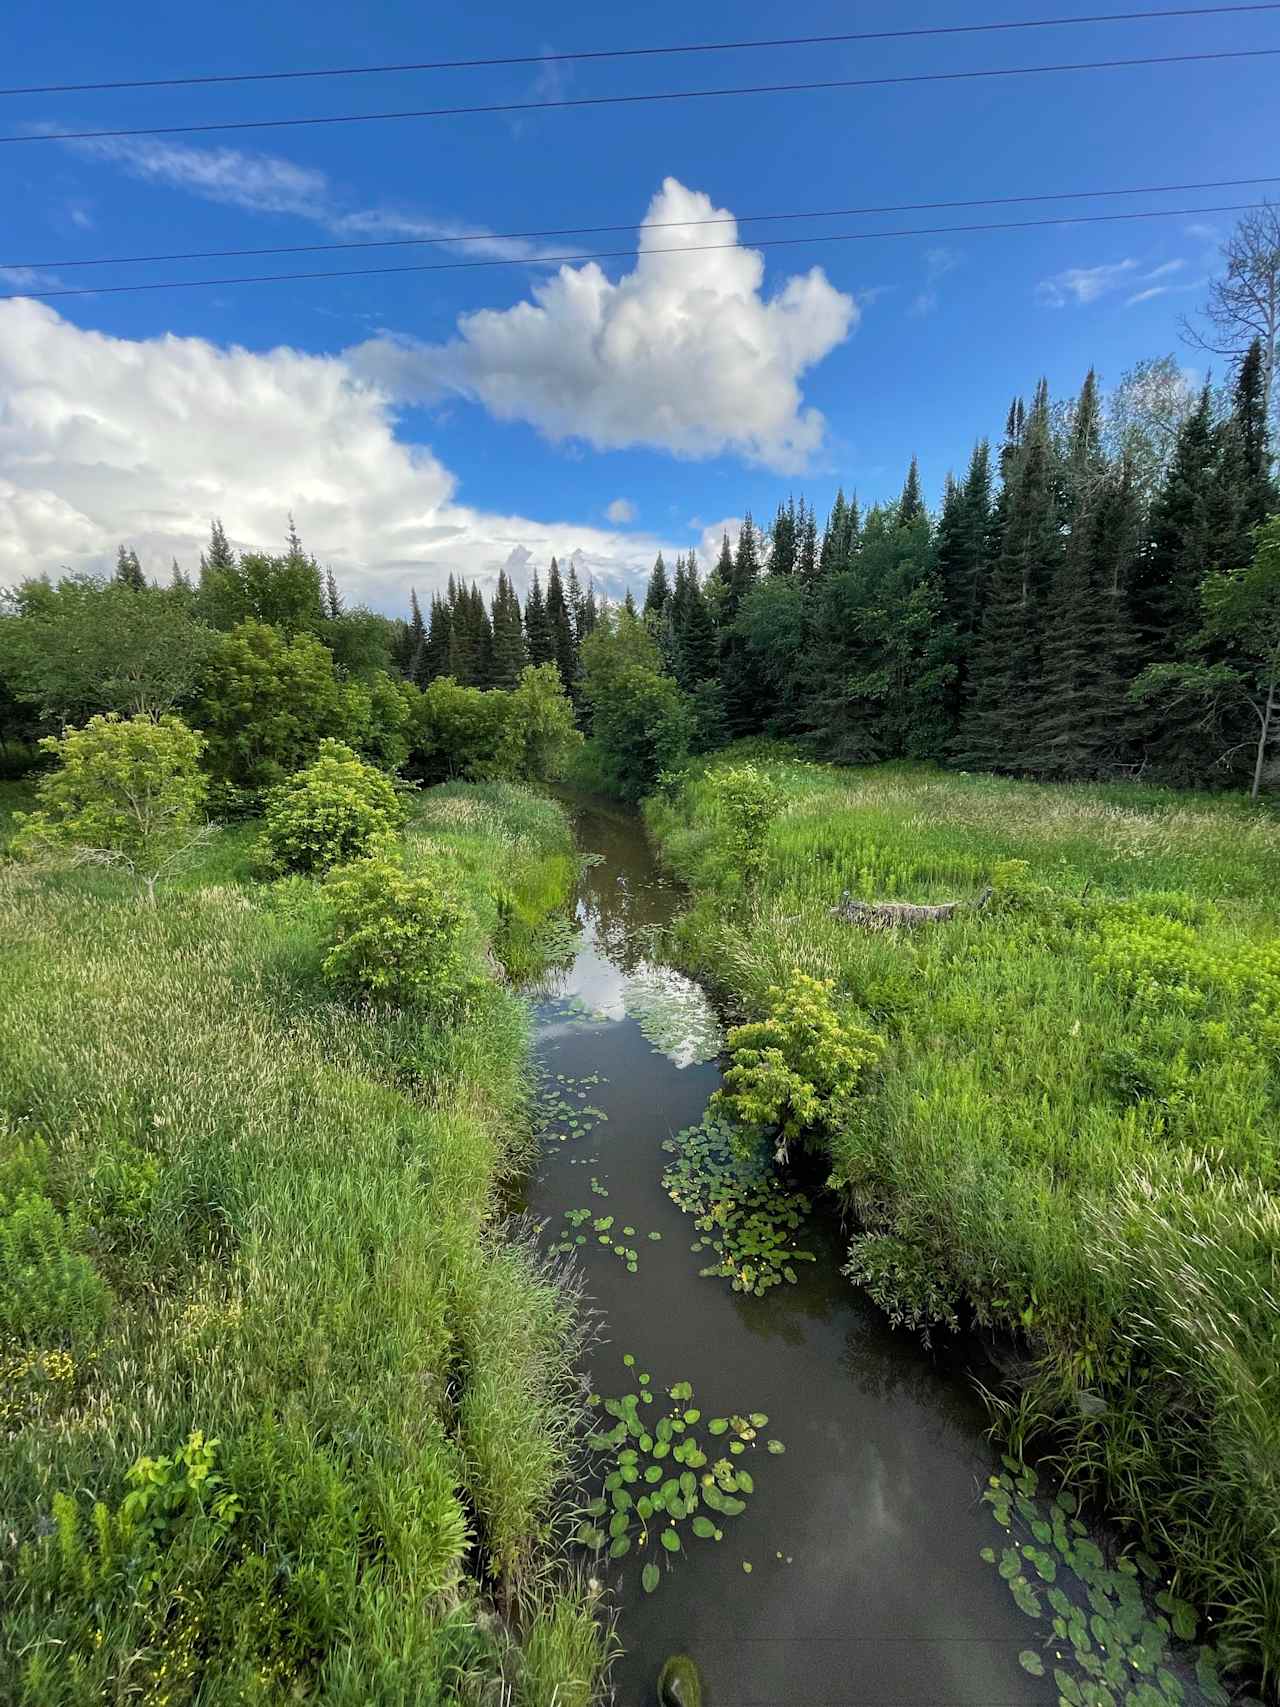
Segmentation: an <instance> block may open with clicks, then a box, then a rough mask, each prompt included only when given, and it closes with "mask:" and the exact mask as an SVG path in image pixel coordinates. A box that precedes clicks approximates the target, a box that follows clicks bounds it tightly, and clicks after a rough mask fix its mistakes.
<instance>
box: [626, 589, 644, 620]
mask: <svg viewBox="0 0 1280 1707" xmlns="http://www.w3.org/2000/svg"><path fill="white" fill-rule="evenodd" d="M622 608H623V610H624V611H626V613H627V616H628V617H629V618H638V617H639V615H640V612H639V611H638V610H637V609H636V596H635V594H634V593H633V592H632V591H631V588H630V587H628V588H627V596H626V598H625V599H623V601H622Z"/></svg>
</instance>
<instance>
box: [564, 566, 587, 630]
mask: <svg viewBox="0 0 1280 1707" xmlns="http://www.w3.org/2000/svg"><path fill="white" fill-rule="evenodd" d="M564 596H565V600H566V602H567V603H568V606H569V619H570V621H571V622H572V623H573V635H574V639H575V640H576V641H577V642H578V645H579V647H581V645H582V640H583V636H584V635H585V634H587V633H588V632H589V630H588V629H587V627H586V615H587V601H586V599H585V598H584V597H583V596H582V583H581V582H580V581H579V579H578V565H577V564H576V563H575V562H574V560H573V558H572V557H571V558H570V559H569V573H568V575H567V577H566V578H565V583H564Z"/></svg>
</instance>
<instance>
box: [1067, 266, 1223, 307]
mask: <svg viewBox="0 0 1280 1707" xmlns="http://www.w3.org/2000/svg"><path fill="white" fill-rule="evenodd" d="M1186 264H1187V263H1186V262H1185V261H1184V260H1182V259H1181V258H1175V259H1173V260H1171V261H1160V262H1159V263H1158V264H1157V265H1156V266H1154V267H1145V266H1144V265H1143V263H1142V262H1140V261H1137V260H1135V259H1134V258H1133V256H1132V255H1127V256H1126V257H1125V259H1124V260H1123V261H1107V262H1104V263H1103V264H1102V265H1101V266H1097V267H1067V268H1066V269H1065V271H1063V272H1061V273H1055V274H1054V275H1053V277H1052V278H1047V279H1041V281H1040V283H1039V284H1038V285H1037V286H1036V296H1037V298H1038V300H1039V301H1040V302H1041V303H1043V304H1044V306H1045V307H1046V308H1066V307H1068V306H1073V307H1077V308H1082V307H1086V306H1087V305H1088V304H1089V303H1091V302H1097V301H1098V300H1099V298H1101V297H1104V296H1110V295H1111V294H1112V293H1113V292H1114V291H1118V290H1122V289H1124V287H1125V286H1126V285H1127V286H1133V285H1141V286H1142V287H1143V288H1142V289H1140V290H1137V291H1135V292H1133V294H1132V295H1130V296H1128V297H1126V298H1125V307H1126V308H1132V307H1133V306H1134V304H1135V303H1139V302H1150V301H1151V299H1152V298H1153V297H1156V296H1163V295H1164V294H1165V292H1166V291H1170V290H1185V289H1188V288H1190V287H1189V286H1185V285H1168V284H1157V283H1156V281H1157V280H1158V279H1167V278H1171V277H1172V276H1173V274H1175V273H1180V272H1181V271H1182V270H1183V268H1184V267H1185V266H1186Z"/></svg>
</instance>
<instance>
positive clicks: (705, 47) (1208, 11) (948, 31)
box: [0, 0, 1280, 96]
mask: <svg viewBox="0 0 1280 1707" xmlns="http://www.w3.org/2000/svg"><path fill="white" fill-rule="evenodd" d="M1275 11H1280V0H1271V3H1269V4H1255V5H1235V6H1174V7H1163V8H1161V9H1160V10H1159V11H1148V12H1094V13H1091V14H1085V15H1083V16H1079V17H1074V18H1015V19H1010V20H1006V21H998V22H994V23H978V24H935V25H929V26H927V27H917V28H914V29H904V30H855V31H846V32H844V33H842V34H840V35H825V36H774V37H772V38H769V39H765V40H761V39H756V40H744V41H719V42H689V43H678V44H674V45H667V46H662V47H611V48H587V49H578V50H575V51H571V52H567V53H515V54H502V55H498V56H494V57H490V58H485V59H428V60H417V61H408V62H406V63H403V64H399V65H337V66H329V67H323V68H321V69H319V70H315V71H233V72H201V73H197V74H194V75H191V76H186V77H134V78H127V79H126V78H121V79H117V80H116V81H114V82H99V83H32V84H26V85H20V86H18V87H15V88H11V89H0V96H10V95H82V94H91V93H96V92H99V91H103V90H112V89H188V88H193V87H196V86H198V85H206V86H207V85H210V84H219V83H282V82H294V81H299V80H301V79H305V78H321V77H378V76H384V75H386V74H388V73H391V72H406V71H476V70H492V69H496V68H498V67H501V66H507V65H548V64H551V65H564V64H570V63H574V62H578V61H582V60H594V59H649V58H657V57H662V56H668V55H676V54H693V53H730V52H743V51H749V50H752V49H759V48H782V47H834V46H838V45H841V44H847V43H851V42H876V41H909V40H918V39H920V38H923V37H928V36H964V35H984V34H988V33H991V32H994V31H1008V30H1047V29H1056V28H1059V27H1068V26H1070V25H1073V24H1127V23H1146V22H1149V21H1152V20H1157V19H1162V18H1215V17H1221V16H1223V15H1224V14H1226V13H1235V12H1275Z"/></svg>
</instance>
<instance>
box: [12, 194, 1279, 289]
mask: <svg viewBox="0 0 1280 1707" xmlns="http://www.w3.org/2000/svg"><path fill="white" fill-rule="evenodd" d="M1278 183H1280V175H1277V176H1273V177H1268V178H1210V179H1207V180H1205V181H1203V182H1200V183H1194V184H1143V185H1138V186H1135V187H1134V188H1132V189H1121V190H1054V191H1050V192H1046V193H1043V194H1038V195H1028V196H974V197H971V198H969V199H968V200H965V201H934V202H891V203H885V204H883V205H881V206H878V207H832V208H810V209H807V210H803V211H799V212H795V213H739V214H732V213H730V214H717V215H715V216H713V217H711V218H707V219H662V220H653V221H652V222H651V221H649V220H638V219H632V220H628V221H626V222H625V223H624V224H621V225H558V226H550V227H547V228H544V229H543V230H541V231H470V232H462V233H459V234H457V235H440V236H437V237H377V238H362V239H359V240H351V241H348V242H334V243H287V244H282V245H277V246H275V247H272V248H261V249H187V250H179V251H177V252H175V253H172V254H165V255H101V256H97V257H95V258H93V259H90V260H82V259H71V260H61V261H0V267H11V268H18V267H23V268H26V269H28V270H30V271H42V270H43V271H52V270H53V269H54V268H63V269H64V270H65V269H66V268H68V267H130V266H143V265H148V264H153V263H156V262H160V261H235V260H248V259H251V258H254V257H257V256H261V255H317V254H329V253H332V252H334V251H335V250H337V251H343V252H345V251H348V250H353V249H419V248H424V247H427V246H429V245H434V244H437V243H513V242H517V241H529V240H532V239H534V238H543V237H600V236H604V235H606V234H609V233H612V232H615V231H635V230H636V229H637V228H638V227H639V226H640V225H642V224H643V225H644V227H645V229H646V230H647V231H669V230H672V229H674V228H675V227H677V226H679V227H687V226H705V225H734V224H737V225H754V224H763V223H766V222H773V221H777V220H790V219H856V218H861V217H863V216H864V215H867V214H874V213H935V212H941V211H942V210H943V209H946V208H964V207H1011V206H1018V205H1024V204H1026V203H1029V202H1062V201H1092V200H1095V199H1099V198H1101V197H1103V196H1164V195H1184V194H1187V193H1188V192H1190V191H1197V192H1198V191H1200V190H1241V189H1252V188H1254V187H1256V186H1257V185H1259V184H1278ZM517 259H528V260H531V261H533V260H537V257H536V256H528V257H517Z"/></svg>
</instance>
